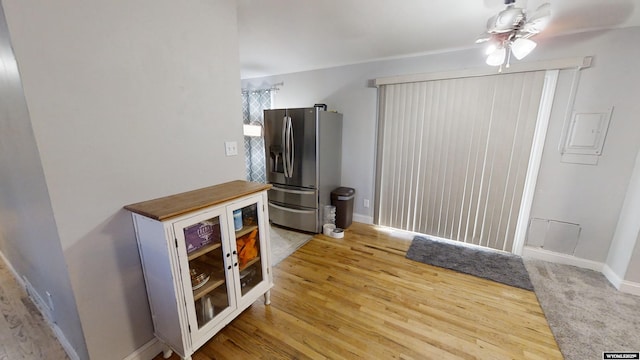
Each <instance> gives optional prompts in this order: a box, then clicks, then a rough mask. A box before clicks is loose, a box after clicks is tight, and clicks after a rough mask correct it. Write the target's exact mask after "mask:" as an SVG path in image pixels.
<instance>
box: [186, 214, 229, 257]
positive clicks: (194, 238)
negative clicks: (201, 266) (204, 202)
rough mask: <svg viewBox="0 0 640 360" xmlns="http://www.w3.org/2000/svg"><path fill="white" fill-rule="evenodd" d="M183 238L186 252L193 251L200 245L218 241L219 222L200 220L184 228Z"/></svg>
mask: <svg viewBox="0 0 640 360" xmlns="http://www.w3.org/2000/svg"><path fill="white" fill-rule="evenodd" d="M184 239H185V243H186V246H187V252H188V253H190V252H194V251H196V250H198V249H200V248H201V247H203V246H205V245H208V244H211V243H217V242H220V224H214V223H213V222H211V221H202V222H199V223H197V224H194V225H191V226H189V227H186V228H184Z"/></svg>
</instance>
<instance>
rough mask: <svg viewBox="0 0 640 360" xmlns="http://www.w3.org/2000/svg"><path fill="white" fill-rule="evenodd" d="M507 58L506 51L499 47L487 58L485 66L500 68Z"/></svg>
mask: <svg viewBox="0 0 640 360" xmlns="http://www.w3.org/2000/svg"><path fill="white" fill-rule="evenodd" d="M506 57H507V49H505V48H503V47H501V48H496V49H495V50H494V51H493V52H492V53H491V54H489V56H487V65H490V66H500V65H502V64H504V59H505V58H506Z"/></svg>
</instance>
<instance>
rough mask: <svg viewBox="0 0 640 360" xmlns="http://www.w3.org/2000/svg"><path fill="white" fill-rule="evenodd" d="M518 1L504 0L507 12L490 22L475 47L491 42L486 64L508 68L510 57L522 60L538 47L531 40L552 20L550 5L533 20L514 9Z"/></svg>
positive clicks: (535, 15) (540, 10)
mask: <svg viewBox="0 0 640 360" xmlns="http://www.w3.org/2000/svg"><path fill="white" fill-rule="evenodd" d="M515 2H516V0H504V4H505V5H506V8H505V9H504V10H502V11H500V12H499V13H498V14H496V15H494V16H492V17H490V18H489V20H488V21H487V30H486V32H485V33H483V34H482V35H480V37H478V39H477V40H476V44H480V43H484V42H488V43H489V46H488V47H487V64H488V65H492V66H500V70H502V66H503V65H505V66H506V67H509V63H510V60H511V54H513V56H514V57H515V58H516V59H518V60H521V59H523V58H524V57H525V56H527V55H529V53H530V52H531V51H532V50H533V49H534V48H535V47H536V45H537V44H536V43H535V42H534V41H533V40H531V39H529V38H530V37H532V36H534V35H536V34H538V33H540V32H541V31H542V30H543V29H544V28H545V27H546V26H547V24H548V23H549V20H550V19H551V6H550V5H549V3H544V4H542V5H540V6H539V7H538V8H537V9H536V10H535V11H534V12H533V13H532V14H531V15H530V16H528V14H527V11H526V10H525V9H524V8H520V7H516V6H515Z"/></svg>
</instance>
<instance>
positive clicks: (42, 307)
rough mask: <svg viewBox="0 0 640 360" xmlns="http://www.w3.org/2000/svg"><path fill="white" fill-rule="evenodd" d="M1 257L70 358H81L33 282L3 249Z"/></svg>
mask: <svg viewBox="0 0 640 360" xmlns="http://www.w3.org/2000/svg"><path fill="white" fill-rule="evenodd" d="M0 258H2V261H4V263H5V264H6V265H7V268H8V269H9V271H10V272H11V274H12V275H13V278H14V279H16V281H17V282H18V285H20V286H21V287H22V288H23V289H24V291H25V292H26V293H27V294H28V295H29V298H30V299H31V300H32V301H33V303H34V305H35V306H36V308H37V309H38V311H40V313H41V314H42V317H43V318H44V320H45V321H46V322H47V325H49V327H50V328H51V330H52V331H53V334H54V335H55V337H56V339H58V342H60V345H61V346H62V348H63V349H64V351H65V352H66V353H67V356H69V359H70V360H80V357H79V356H78V353H76V349H75V348H74V347H73V346H72V345H71V343H70V342H69V340H67V337H66V336H65V334H64V332H63V331H62V329H60V327H59V326H58V325H57V324H56V323H55V322H54V321H53V319H51V312H50V311H49V307H48V306H47V304H46V303H45V302H44V300H43V299H42V297H41V296H40V295H39V294H38V292H37V291H36V290H35V289H34V288H33V287H32V286H31V284H29V283H28V282H27V280H25V279H23V278H22V277H21V276H20V275H19V274H18V272H17V271H16V269H15V268H14V267H13V264H11V262H10V261H9V259H7V257H6V256H5V255H4V253H3V252H2V251H0Z"/></svg>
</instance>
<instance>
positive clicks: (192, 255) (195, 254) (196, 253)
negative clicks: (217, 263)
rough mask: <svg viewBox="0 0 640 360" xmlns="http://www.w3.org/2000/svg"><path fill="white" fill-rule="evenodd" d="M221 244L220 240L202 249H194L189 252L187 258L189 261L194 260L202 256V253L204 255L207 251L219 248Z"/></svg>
mask: <svg viewBox="0 0 640 360" xmlns="http://www.w3.org/2000/svg"><path fill="white" fill-rule="evenodd" d="M220 246H222V243H219V242H218V243H213V244H209V245H205V246H203V247H202V248H200V249H198V250H196V251H194V252H192V253H189V254H188V255H187V258H188V259H189V261H191V260H193V259H195V258H198V257H200V256H202V255H204V254H206V253H208V252H210V251H213V250H215V249H217V248H219V247H220Z"/></svg>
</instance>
